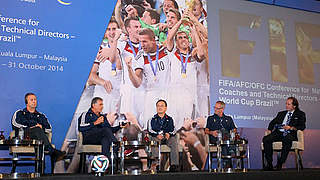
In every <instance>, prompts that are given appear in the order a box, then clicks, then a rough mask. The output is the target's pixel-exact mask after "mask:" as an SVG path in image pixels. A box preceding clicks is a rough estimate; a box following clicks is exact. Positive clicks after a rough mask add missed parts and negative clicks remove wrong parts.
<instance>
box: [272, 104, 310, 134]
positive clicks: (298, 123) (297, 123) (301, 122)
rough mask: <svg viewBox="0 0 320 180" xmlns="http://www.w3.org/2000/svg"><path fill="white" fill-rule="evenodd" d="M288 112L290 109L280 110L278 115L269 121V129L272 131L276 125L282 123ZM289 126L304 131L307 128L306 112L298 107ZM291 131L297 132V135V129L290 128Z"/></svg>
mask: <svg viewBox="0 0 320 180" xmlns="http://www.w3.org/2000/svg"><path fill="white" fill-rule="evenodd" d="M287 112H288V111H281V112H278V114H277V116H276V117H275V118H274V119H273V120H272V121H271V122H270V123H269V126H268V130H270V131H272V130H273V129H274V127H275V125H277V124H282V122H283V120H284V118H285V117H286V115H287ZM289 126H291V127H295V128H296V129H297V130H302V131H303V130H304V129H305V128H306V114H305V113H304V112H303V111H301V110H300V109H296V110H295V111H294V112H293V114H292V116H291V120H290V122H289ZM289 133H295V135H297V131H296V130H292V131H291V130H290V131H289Z"/></svg>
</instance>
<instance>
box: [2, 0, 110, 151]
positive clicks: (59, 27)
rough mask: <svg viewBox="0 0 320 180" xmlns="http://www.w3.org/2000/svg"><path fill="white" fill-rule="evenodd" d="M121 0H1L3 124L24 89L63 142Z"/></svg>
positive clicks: (20, 102)
mask: <svg viewBox="0 0 320 180" xmlns="http://www.w3.org/2000/svg"><path fill="white" fill-rule="evenodd" d="M115 3H116V1H110V0H107V1H106V0H95V1H94V2H93V1H90V0H81V1H73V0H64V1H62V0H52V1H39V0H19V1H18V0H2V1H1V6H0V90H1V93H0V107H1V108H0V117H1V120H0V121H1V125H0V129H1V130H4V131H5V136H8V134H9V132H10V130H11V117H12V115H13V113H14V112H15V111H16V110H18V109H23V108H24V107H25V104H24V95H25V94H26V93H27V92H33V93H35V94H36V95H37V96H38V111H40V112H43V113H45V115H46V116H47V117H48V120H49V122H50V123H51V125H52V128H53V142H54V144H56V146H58V147H59V146H60V145H61V142H62V140H63V138H64V134H65V133H66V131H67V128H68V125H69V121H70V119H71V117H72V116H73V112H74V110H75V108H76V106H77V103H78V101H79V98H80V95H81V92H82V90H83V87H84V86H85V82H86V79H87V77H88V74H89V71H90V69H88V68H87V67H88V66H90V65H92V62H93V60H94V59H95V56H96V54H97V52H98V47H99V45H100V43H101V39H102V38H103V36H104V31H105V28H106V25H107V23H108V22H109V19H110V17H111V14H112V11H113V9H114V6H115Z"/></svg>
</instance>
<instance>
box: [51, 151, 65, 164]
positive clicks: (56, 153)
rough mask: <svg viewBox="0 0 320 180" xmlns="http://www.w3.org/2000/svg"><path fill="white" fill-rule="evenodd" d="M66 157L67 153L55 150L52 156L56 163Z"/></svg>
mask: <svg viewBox="0 0 320 180" xmlns="http://www.w3.org/2000/svg"><path fill="white" fill-rule="evenodd" d="M65 155H66V152H65V151H59V150H57V149H55V150H54V151H53V153H52V155H51V156H52V158H53V159H54V160H55V161H60V160H62V159H63V158H64V156H65Z"/></svg>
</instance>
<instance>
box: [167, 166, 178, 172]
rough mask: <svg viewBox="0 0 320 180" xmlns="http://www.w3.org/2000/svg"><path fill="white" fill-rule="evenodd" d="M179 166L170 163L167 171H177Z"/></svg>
mask: <svg viewBox="0 0 320 180" xmlns="http://www.w3.org/2000/svg"><path fill="white" fill-rule="evenodd" d="M178 168H179V166H177V165H171V166H170V169H169V171H170V172H178Z"/></svg>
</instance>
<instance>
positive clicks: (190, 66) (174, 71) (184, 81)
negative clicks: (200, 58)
mask: <svg viewBox="0 0 320 180" xmlns="http://www.w3.org/2000/svg"><path fill="white" fill-rule="evenodd" d="M181 56H182V58H183V59H181ZM188 56H189V57H188V60H187V61H188V62H187V64H185V61H186V59H187V54H180V53H179V52H178V50H176V49H174V50H173V51H172V52H171V53H170V55H169V57H170V59H171V77H170V78H171V81H170V87H182V88H184V89H187V90H188V91H190V92H192V93H194V94H195V92H196V90H195V89H196V86H197V65H196V63H197V62H196V60H195V59H194V58H193V57H191V53H189V54H188ZM181 61H183V66H185V65H186V66H187V67H186V77H185V78H184V77H182V73H181V72H182V64H181Z"/></svg>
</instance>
